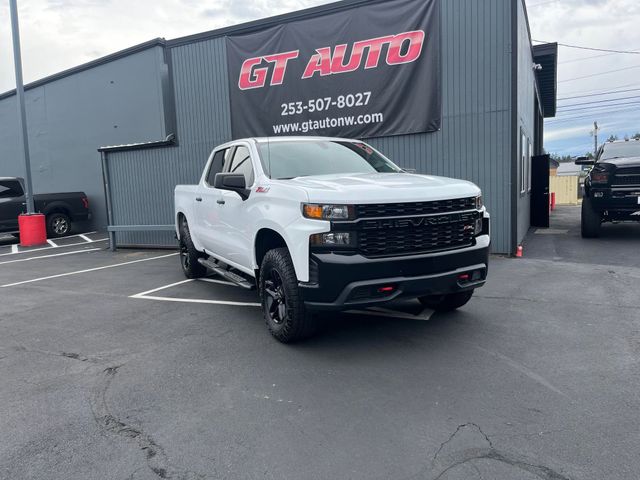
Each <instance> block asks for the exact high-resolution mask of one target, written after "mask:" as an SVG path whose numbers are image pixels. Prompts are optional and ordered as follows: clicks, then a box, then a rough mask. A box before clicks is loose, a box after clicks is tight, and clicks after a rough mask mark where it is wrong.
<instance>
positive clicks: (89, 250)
mask: <svg viewBox="0 0 640 480" xmlns="http://www.w3.org/2000/svg"><path fill="white" fill-rule="evenodd" d="M97 250H102V249H101V248H87V249H86V250H73V251H71V252H62V253H52V254H51V255H40V256H38V257H29V258H19V259H18V260H7V261H6V262H0V265H5V264H7V263H18V262H28V261H29V260H38V259H40V258H51V257H61V256H63V255H74V254H76V253H86V252H95V251H97Z"/></svg>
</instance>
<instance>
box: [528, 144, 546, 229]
mask: <svg viewBox="0 0 640 480" xmlns="http://www.w3.org/2000/svg"><path fill="white" fill-rule="evenodd" d="M531 226H532V227H543V228H548V227H549V155H536V156H535V157H533V158H532V159H531Z"/></svg>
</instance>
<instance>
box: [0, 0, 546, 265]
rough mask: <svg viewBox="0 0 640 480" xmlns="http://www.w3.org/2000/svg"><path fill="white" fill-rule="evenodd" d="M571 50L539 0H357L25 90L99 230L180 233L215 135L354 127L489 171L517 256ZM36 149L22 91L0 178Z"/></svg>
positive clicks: (61, 186)
mask: <svg viewBox="0 0 640 480" xmlns="http://www.w3.org/2000/svg"><path fill="white" fill-rule="evenodd" d="M159 28H161V27H159ZM556 59H557V45H556V44H543V45H537V46H535V47H534V46H533V45H532V41H531V33H530V31H529V22H528V18H527V11H526V6H525V3H524V0H482V1H478V0H373V1H363V0H345V1H341V2H337V3H331V4H327V5H323V6H319V7H314V8H310V9H307V10H302V11H297V12H293V13H289V14H285V15H280V16H276V17H272V18H268V19H264V20H258V21H255V22H251V23H246V24H242V25H237V26H232V27H228V28H223V29H218V30H213V31H208V32H204V33H199V34H195V35H191V36H187V37H182V38H178V39H174V40H164V39H155V40H151V41H149V42H146V43H143V44H140V45H136V46H133V47H131V48H128V49H125V50H122V51H119V52H116V53H114V54H111V55H108V56H106V57H103V58H100V59H98V60H95V61H92V62H89V63H86V64H83V65H79V66H77V67H74V68H71V69H69V70H66V71H63V72H60V73H57V74H55V75H51V76H49V77H47V78H43V79H41V80H38V81H36V82H33V83H31V84H29V85H27V86H26V87H25V89H26V92H25V94H26V110H27V125H28V134H29V145H30V152H31V164H32V175H33V185H34V189H35V192H36V193H45V192H64V191H84V192H86V193H87V195H88V197H89V199H90V204H91V208H92V211H93V213H94V217H93V220H92V221H93V222H94V225H92V227H93V228H94V229H106V228H108V229H109V230H110V232H112V235H113V236H114V238H115V240H116V241H117V244H118V245H120V246H123V245H148V246H166V245H173V244H175V240H174V239H173V234H172V232H171V228H172V224H173V222H174V219H173V190H174V188H175V186H176V185H177V184H185V183H186V184H195V183H197V182H198V181H199V179H200V175H201V171H202V169H203V167H204V165H205V163H206V161H207V158H208V156H209V154H210V152H211V150H212V149H213V148H214V147H215V146H216V145H218V144H221V143H223V142H226V141H229V140H231V139H234V138H239V137H244V136H265V135H278V134H312V135H331V136H350V137H356V138H363V139H365V140H366V141H367V142H368V143H370V144H371V145H373V146H374V147H375V148H377V149H378V150H380V151H381V152H383V153H384V154H385V155H386V156H388V157H389V158H391V159H392V160H393V161H394V162H395V163H397V164H398V165H400V166H401V167H403V168H407V169H414V170H416V172H418V173H425V174H433V175H443V176H450V177H456V178H462V179H467V180H470V181H472V182H474V183H476V184H477V185H478V186H479V187H480V188H481V189H482V190H483V193H484V198H485V204H486V205H487V207H488V209H489V211H490V213H491V223H492V248H493V251H494V252H495V253H514V252H515V250H516V248H517V246H518V244H519V243H520V242H521V241H522V239H523V238H524V236H525V234H526V233H527V231H528V229H529V228H530V226H531V225H532V224H534V225H539V226H544V216H545V214H548V200H545V198H546V197H545V195H546V194H547V192H545V191H544V189H545V180H544V178H542V177H543V176H544V172H545V168H546V169H547V171H548V158H547V157H546V156H545V155H544V153H545V152H544V147H543V122H544V118H548V117H552V116H554V115H555V110H556V65H557V61H556ZM21 159H22V153H21V150H20V142H19V141H18V122H17V105H16V95H15V91H10V92H6V93H4V94H0V176H24V171H23V166H22V161H21ZM538 167H540V168H538ZM536 172H537V174H536ZM540 172H542V177H541V175H540ZM547 177H548V175H547ZM546 186H548V178H547V181H546ZM543 210H544V212H543ZM541 217H542V221H541V220H540V218H541Z"/></svg>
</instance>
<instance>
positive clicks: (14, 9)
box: [9, 0, 35, 214]
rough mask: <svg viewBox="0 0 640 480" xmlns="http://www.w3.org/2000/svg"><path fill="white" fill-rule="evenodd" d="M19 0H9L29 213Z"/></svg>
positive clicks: (30, 197)
mask: <svg viewBox="0 0 640 480" xmlns="http://www.w3.org/2000/svg"><path fill="white" fill-rule="evenodd" d="M16 2H17V0H9V8H10V10H11V32H12V35H13V63H14V64H15V70H16V94H17V97H18V135H19V136H20V140H21V142H20V143H21V144H22V154H23V157H24V185H25V189H24V190H25V192H24V196H25V200H26V204H27V213H28V214H33V213H35V206H34V204H33V184H32V182H31V160H30V158H29V137H28V135H27V113H26V110H25V107H24V85H23V82H22V56H21V55H20V29H19V27H18V5H17V3H16Z"/></svg>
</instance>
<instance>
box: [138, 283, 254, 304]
mask: <svg viewBox="0 0 640 480" xmlns="http://www.w3.org/2000/svg"><path fill="white" fill-rule="evenodd" d="M195 281H200V282H208V283H216V284H219V285H229V286H232V287H237V285H235V284H234V283H231V282H227V281H224V280H217V279H215V278H198V279H187V280H182V281H180V282H175V283H170V284H169V285H164V286H162V287H158V288H154V289H152V290H147V291H146V292H141V293H136V294H135V295H130V296H129V298H136V299H143V300H156V301H159V302H178V303H204V304H209V305H234V306H240V307H260V306H261V305H260V304H259V303H254V302H235V301H230V300H206V299H199V298H174V297H158V296H153V295H149V294H150V293H156V292H159V291H161V290H166V289H168V288H171V287H176V286H178V285H183V284H185V283H190V282H195Z"/></svg>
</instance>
